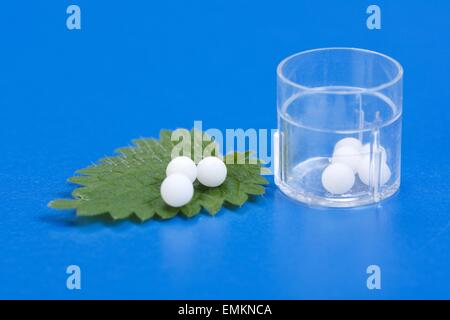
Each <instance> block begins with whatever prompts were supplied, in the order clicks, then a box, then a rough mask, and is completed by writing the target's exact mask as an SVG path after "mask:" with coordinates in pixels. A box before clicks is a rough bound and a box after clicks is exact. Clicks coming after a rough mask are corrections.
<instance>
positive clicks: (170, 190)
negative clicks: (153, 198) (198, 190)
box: [161, 173, 194, 207]
mask: <svg viewBox="0 0 450 320" xmlns="http://www.w3.org/2000/svg"><path fill="white" fill-rule="evenodd" d="M193 195H194V186H193V184H192V181H191V180H190V179H189V178H188V177H187V176H185V175H183V174H179V173H174V174H171V175H170V176H168V177H166V178H165V179H164V181H163V183H162V184H161V197H162V199H163V200H164V202H165V203H167V204H168V205H169V206H172V207H182V206H184V205H185V204H188V203H189V201H191V199H192V196H193Z"/></svg>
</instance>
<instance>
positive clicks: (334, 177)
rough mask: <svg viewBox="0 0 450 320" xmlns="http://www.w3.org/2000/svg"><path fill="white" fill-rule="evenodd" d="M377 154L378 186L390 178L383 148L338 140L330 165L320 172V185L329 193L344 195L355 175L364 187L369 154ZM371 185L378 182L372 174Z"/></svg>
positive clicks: (368, 178)
mask: <svg viewBox="0 0 450 320" xmlns="http://www.w3.org/2000/svg"><path fill="white" fill-rule="evenodd" d="M371 148H373V150H372V152H373V154H379V155H380V157H381V162H380V163H381V168H380V175H379V179H380V181H379V182H380V185H383V184H385V183H386V182H388V180H389V179H390V177H391V170H390V169H389V166H388V165H387V162H386V161H387V154H386V150H385V149H384V148H383V147H381V146H380V147H378V148H379V149H377V147H376V146H375V145H373V147H371V145H370V144H369V143H368V144H365V145H362V143H361V141H359V140H358V139H355V138H344V139H342V140H339V141H338V142H337V143H336V145H335V146H334V151H333V157H332V158H331V164H330V165H328V166H327V167H326V168H325V170H323V172H322V185H323V187H324V188H325V190H327V191H328V192H330V193H333V194H344V193H346V192H348V191H349V190H350V189H351V188H352V187H353V185H354V183H355V175H358V177H359V180H361V182H362V183H364V184H365V185H369V182H370V169H371V166H370V161H371V157H370V152H371ZM372 179H373V180H374V181H373V182H372V183H373V184H376V183H377V182H378V176H376V175H375V174H373V177H372Z"/></svg>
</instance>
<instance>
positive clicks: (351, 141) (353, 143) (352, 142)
mask: <svg viewBox="0 0 450 320" xmlns="http://www.w3.org/2000/svg"><path fill="white" fill-rule="evenodd" d="M341 147H353V148H355V149H356V150H358V151H359V150H361V147H362V143H361V141H359V140H358V139H356V138H344V139H341V140H339V141H338V142H336V144H335V145H334V150H337V149H339V148H341Z"/></svg>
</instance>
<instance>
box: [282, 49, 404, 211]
mask: <svg viewBox="0 0 450 320" xmlns="http://www.w3.org/2000/svg"><path fill="white" fill-rule="evenodd" d="M402 79H403V69H402V67H401V65H400V64H399V63H398V62H397V61H395V60H394V59H392V58H390V57H388V56H386V55H383V54H380V53H377V52H374V51H369V50H364V49H355V48H324V49H315V50H309V51H304V52H300V53H297V54H294V55H292V56H290V57H288V58H286V59H285V60H283V61H282V62H281V63H280V64H279V66H278V69H277V89H278V92H277V115H278V131H277V133H276V134H275V136H274V160H275V172H274V174H275V183H276V184H277V186H278V187H279V188H280V189H281V190H282V191H283V192H284V193H285V194H286V195H288V196H289V197H291V198H294V199H296V200H298V201H301V202H305V203H308V204H310V205H319V206H326V207H354V206H360V205H366V204H371V203H376V202H379V201H381V200H382V199H385V198H387V197H389V196H391V195H393V194H394V193H395V192H396V191H397V190H398V188H399V186H400V157H401V130H402V129H401V122H402Z"/></svg>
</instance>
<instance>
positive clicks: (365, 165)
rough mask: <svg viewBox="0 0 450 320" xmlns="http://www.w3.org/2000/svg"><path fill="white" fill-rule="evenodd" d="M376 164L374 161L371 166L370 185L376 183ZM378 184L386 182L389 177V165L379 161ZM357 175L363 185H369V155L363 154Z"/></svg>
mask: <svg viewBox="0 0 450 320" xmlns="http://www.w3.org/2000/svg"><path fill="white" fill-rule="evenodd" d="M375 168H376V165H375V163H374V168H372V172H373V173H372V174H373V177H372V179H373V182H372V185H376V184H377V181H378V172H377V170H376V169H375ZM379 174H380V185H381V186H382V185H384V184H385V183H386V182H388V181H389V179H390V178H391V169H389V166H388V165H387V163H386V162H382V163H381V169H380V172H379ZM358 177H359V180H361V182H362V183H364V184H365V185H369V179H370V156H363V157H362V159H361V162H360V164H359V167H358Z"/></svg>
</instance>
